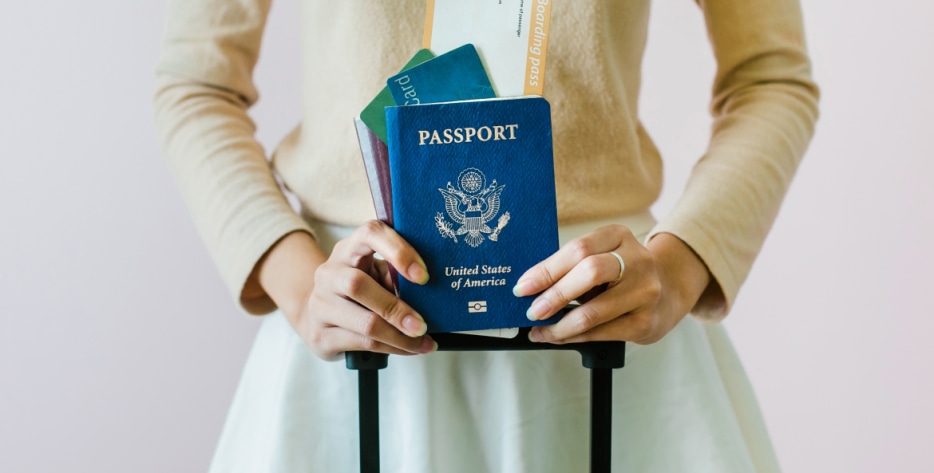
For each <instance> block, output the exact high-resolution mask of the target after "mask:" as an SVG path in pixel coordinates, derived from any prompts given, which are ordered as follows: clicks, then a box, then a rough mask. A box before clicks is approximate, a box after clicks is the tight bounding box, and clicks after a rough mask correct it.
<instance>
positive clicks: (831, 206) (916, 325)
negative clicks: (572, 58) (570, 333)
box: [0, 0, 934, 473]
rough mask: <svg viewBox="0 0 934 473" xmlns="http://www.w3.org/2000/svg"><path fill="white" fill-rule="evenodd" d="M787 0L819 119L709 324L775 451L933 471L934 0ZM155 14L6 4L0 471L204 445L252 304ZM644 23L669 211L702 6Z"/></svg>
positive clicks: (0, 112) (647, 112)
mask: <svg viewBox="0 0 934 473" xmlns="http://www.w3.org/2000/svg"><path fill="white" fill-rule="evenodd" d="M568 1H569V0H568ZM804 3H805V5H804V8H805V14H806V22H807V29H808V34H809V44H810V48H811V51H812V55H813V58H814V62H815V76H816V78H817V80H818V82H819V83H820V85H821V86H822V88H823V99H822V118H821V121H820V123H819V125H818V133H817V137H816V139H815V141H814V142H813V145H812V146H811V149H810V151H809V152H808V155H807V157H806V158H805V160H804V163H803V165H802V167H801V169H800V172H799V174H798V177H797V178H796V180H795V182H794V184H793V186H792V188H791V191H790V194H789V196H788V198H787V200H786V204H785V206H784V208H783V210H782V212H781V215H780V216H779V218H778V221H777V222H776V224H775V227H774V229H773V231H772V234H771V236H770V237H769V239H768V241H767V243H766V246H765V249H764V251H763V252H762V254H761V256H760V258H759V260H758V262H757V263H756V265H755V267H754V269H753V272H752V275H751V276H750V279H749V281H748V283H747V284H746V286H745V287H744V289H743V291H742V293H741V295H740V298H739V300H738V302H737V304H736V306H735V310H734V311H733V313H732V314H731V315H730V316H729V318H728V319H727V321H726V322H725V323H726V325H727V326H728V329H729V331H730V332H731V334H732V336H733V339H734V342H735V344H736V346H737V349H738V350H739V352H740V355H741V356H742V358H743V359H744V361H745V365H746V368H747V370H748V371H749V373H750V375H751V378H752V381H753V383H754V386H755V388H756V390H757V392H758V394H759V396H760V401H761V404H762V408H763V410H764V413H765V416H766V420H767V422H768V424H769V426H770V429H771V433H772V436H773V439H774V442H775V446H776V449H777V451H778V454H779V458H780V460H781V462H782V464H783V466H784V468H785V470H786V471H789V472H817V471H847V472H853V473H860V472H866V473H868V472H875V471H898V472H905V473H913V472H916V473H924V472H930V471H934V457H932V456H931V455H930V447H931V445H932V444H934V427H932V426H934V406H932V402H931V399H934V375H932V371H934V370H932V365H934V344H932V343H931V342H930V340H931V337H932V334H934V317H932V315H934V309H932V303H931V300H932V296H931V294H932V292H934V291H932V288H931V285H932V282H934V277H932V276H931V275H930V273H931V270H930V269H931V268H932V267H934V245H932V243H931V242H932V239H934V211H932V207H934V190H932V189H934V185H932V183H934V159H932V158H934V138H932V136H934V87H932V84H934V54H932V53H931V51H932V49H934V29H932V28H930V19H931V18H934V6H932V5H931V4H929V3H925V2H912V1H910V0H895V1H892V2H885V3H883V2H878V1H870V0H850V1H843V0H822V1H807V0H805V1H804ZM298 8H299V5H298V2H297V1H296V0H288V1H286V0H280V1H278V2H276V4H275V6H274V8H273V13H272V17H271V19H270V25H269V27H268V29H267V35H266V40H265V43H264V47H263V53H262V59H261V62H260V65H259V68H258V70H257V72H256V80H257V82H258V84H259V87H260V90H261V93H262V99H261V101H260V103H259V104H258V106H257V107H255V109H254V110H253V116H254V117H255V118H256V120H257V122H258V124H259V138H260V140H261V141H262V142H263V143H264V144H265V145H266V146H267V149H271V148H272V146H274V144H275V143H276V142H277V141H278V140H279V139H280V138H281V137H282V136H283V135H284V134H285V133H286V132H287V131H288V130H289V129H290V128H291V127H292V126H293V125H294V124H295V123H297V122H298V120H299V118H300V117H299V103H298V102H299V101H298V94H299V93H300V91H299V87H300V66H299V60H298V57H299V55H300V54H301V51H300V50H299V41H298V35H299V31H298V26H299V25H298V24H297V18H298V15H297V9H298ZM164 15H165V5H164V4H163V2H157V1H148V2H122V1H117V0H88V1H84V2H49V1H34V2H16V3H15V4H11V5H7V6H6V7H5V8H4V11H3V13H2V15H0V58H2V59H0V91H2V94H3V96H2V97H3V100H2V103H0V153H2V166H0V471H3V472H50V471H71V472H95V473H107V472H114V473H116V472H121V473H122V472H126V471H135V472H164V471H178V472H182V471H191V472H195V471H205V470H206V468H207V465H208V464H209V462H210V458H211V455H212V451H213V448H214V444H215V442H216V440H217V437H218V435H219V433H220V429H221V426H222V423H223V419H224V415H225V412H226V409H227V407H228V405H229V403H230V400H231V398H232V395H233V391H234V388H235V386H236V382H237V378H238V375H239V372H240V370H241V367H242V364H243V362H244V360H245V358H246V356H247V354H248V352H249V349H250V344H251V340H252V337H253V336H254V334H255V331H256V329H257V326H258V322H259V319H257V318H252V317H250V316H247V315H243V314H242V313H240V312H239V311H238V309H237V308H236V307H235V305H234V304H233V302H232V300H231V299H230V298H229V296H228V295H227V294H226V293H225V290H224V288H223V287H222V285H221V282H220V279H219V277H218V276H217V274H216V272H215V270H214V268H213V266H212V264H211V262H210V261H209V259H208V256H207V252H206V251H205V250H204V248H203V247H202V244H201V242H200V240H199V238H198V236H197V235H196V233H195V230H194V227H193V225H192V223H191V222H190V221H189V218H188V216H187V213H186V210H185V208H184V204H183V203H182V201H181V199H180V197H179V194H178V193H177V191H176V189H175V186H174V184H173V182H172V180H171V178H170V176H169V174H168V172H167V169H166V166H165V165H164V164H163V161H162V158H161V156H160V152H159V150H158V147H157V144H156V140H155V134H154V131H153V127H152V124H151V111H150V99H151V95H152V90H153V80H152V77H153V74H152V69H153V65H154V64H155V62H156V59H157V57H158V52H159V43H160V38H161V31H162V25H163V23H164ZM651 26H652V29H651V34H650V38H649V45H648V51H647V53H646V59H645V61H646V64H645V80H644V84H645V86H644V93H643V98H642V113H643V116H644V121H645V122H646V124H647V127H648V129H649V130H650V132H651V133H652V135H653V137H654V138H655V139H656V141H657V143H658V144H659V146H660V148H661V150H662V151H663V154H664V156H665V158H666V172H667V181H666V186H665V191H664V195H663V196H662V198H661V200H660V201H659V203H658V204H657V206H656V207H655V211H656V212H657V213H658V214H664V213H665V212H666V211H667V210H668V209H669V208H670V207H671V206H672V204H673V203H674V200H675V198H676V196H677V195H678V193H679V192H680V190H681V188H682V186H683V184H684V181H685V179H686V177H687V172H688V169H689V168H690V165H691V163H692V162H693V161H694V160H695V159H697V157H698V156H700V154H701V153H702V152H703V150H704V146H705V142H706V138H707V133H708V130H709V124H710V119H709V117H708V114H707V100H708V95H709V89H710V83H711V79H712V77H713V70H714V64H713V60H712V55H711V53H710V50H709V47H708V45H707V42H706V38H705V33H704V30H703V23H702V19H701V15H700V13H699V11H698V9H697V7H696V6H695V5H694V3H693V2H691V1H688V0H681V1H659V2H656V4H655V7H654V11H653V17H652V25H651ZM348 118H349V117H348Z"/></svg>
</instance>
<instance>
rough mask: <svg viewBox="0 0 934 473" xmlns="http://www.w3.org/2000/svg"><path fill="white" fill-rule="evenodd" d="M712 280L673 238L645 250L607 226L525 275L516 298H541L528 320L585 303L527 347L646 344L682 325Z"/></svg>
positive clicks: (658, 239)
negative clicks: (544, 344) (605, 342)
mask: <svg viewBox="0 0 934 473" xmlns="http://www.w3.org/2000/svg"><path fill="white" fill-rule="evenodd" d="M611 252H613V253H616V254H617V255H619V256H620V258H621V259H622V261H623V263H621V262H620V261H619V259H617V257H616V256H614V255H613V254H611ZM709 281H710V275H709V273H708V271H707V268H706V266H705V265H704V263H703V262H702V261H701V260H700V258H698V257H697V255H696V254H695V253H694V252H693V251H692V250H691V249H690V247H688V246H687V245H686V244H685V243H684V242H682V241H681V240H680V239H678V238H677V237H675V236H674V235H671V234H668V233H661V234H658V235H656V236H655V237H654V238H653V239H652V240H651V242H649V244H648V246H643V245H642V244H641V243H640V242H639V241H638V240H637V239H636V238H635V237H634V236H633V234H632V232H631V231H629V229H628V228H626V227H624V226H621V225H609V226H606V227H601V228H599V229H597V230H595V231H593V232H592V233H589V234H587V235H584V236H582V237H580V238H577V239H575V240H573V241H571V242H569V243H568V244H566V245H564V246H563V247H562V248H561V249H559V250H558V251H557V252H556V253H555V254H553V255H552V256H550V257H549V258H548V259H546V260H544V261H542V262H541V263H539V264H537V265H535V266H533V267H532V268H530V269H529V270H528V271H526V272H525V273H524V274H523V275H522V276H521V277H520V278H519V281H518V282H517V283H516V287H515V288H514V289H513V292H514V293H515V294H516V296H520V297H521V296H528V295H533V294H539V296H538V297H537V298H536V299H535V300H534V301H533V302H532V305H531V307H530V308H529V311H528V317H529V319H532V320H545V319H548V318H550V317H551V316H553V315H554V314H555V313H557V312H558V310H559V309H562V308H564V307H565V306H566V305H567V304H568V303H569V302H571V301H572V300H579V301H580V302H582V304H581V305H580V306H579V307H577V308H575V309H573V310H571V311H570V312H568V313H567V314H565V316H564V317H563V318H562V319H561V320H560V321H559V322H558V323H556V324H554V325H548V326H543V327H535V328H533V329H532V331H531V333H530V334H529V338H530V339H532V341H536V342H548V343H557V344H562V343H577V342H585V341H598V340H624V341H632V342H635V343H639V344H648V343H654V342H656V341H658V340H660V339H661V338H662V337H664V336H665V334H667V333H668V332H669V331H670V330H671V329H672V328H674V327H675V325H677V324H678V322H680V321H681V319H683V318H684V316H685V315H686V314H687V313H688V311H690V310H691V308H692V307H693V306H694V304H695V303H696V302H697V300H698V298H699V297H700V295H701V293H703V291H704V289H705V288H706V286H707V285H708V282H709ZM603 287H605V290H602V291H600V290H601V289H602V288H603ZM595 292H599V293H598V294H596V295H595V296H594V295H593V294H594V293H595Z"/></svg>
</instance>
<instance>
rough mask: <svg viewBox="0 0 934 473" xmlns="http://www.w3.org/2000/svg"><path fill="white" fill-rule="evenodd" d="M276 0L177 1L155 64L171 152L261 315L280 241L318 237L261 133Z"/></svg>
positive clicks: (217, 255)
mask: <svg viewBox="0 0 934 473" xmlns="http://www.w3.org/2000/svg"><path fill="white" fill-rule="evenodd" d="M268 10H269V0H172V1H170V2H169V13H168V25H167V27H166V31H165V38H164V43H163V48H162V56H161V58H160V60H159V63H158V65H157V68H156V83H157V86H156V93H155V99H154V109H155V110H154V112H155V124H156V128H157V131H158V136H159V140H160V142H161V145H162V149H163V153H164V154H165V156H166V159H167V161H168V164H169V168H170V170H171V172H172V174H173V175H174V176H175V179H176V181H177V184H178V187H179V188H180V190H181V192H182V194H183V197H184V199H185V202H186V204H187V206H188V208H189V210H190V212H191V214H192V216H193V218H194V221H195V225H196V226H197V228H198V231H199V233H200V234H201V237H202V239H203V240H204V242H205V244H206V245H207V247H208V249H209V251H210V253H211V255H212V257H213V259H214V261H215V263H216V265H217V267H218V268H219V270H220V273H221V275H222V277H223V280H224V282H225V283H226V285H227V287H228V288H229V289H230V291H231V292H232V293H233V294H234V296H235V297H236V298H237V299H238V301H239V302H240V304H241V305H242V307H243V308H244V309H245V310H246V311H248V312H250V313H253V314H261V313H266V312H269V311H271V310H273V309H274V308H275V306H274V304H273V303H272V301H271V299H270V298H269V297H268V295H266V294H265V292H264V291H262V289H261V288H260V287H259V284H258V283H257V282H256V281H254V280H253V279H252V278H251V277H250V276H251V274H252V272H253V268H254V267H255V266H256V263H257V262H258V261H259V260H260V259H261V258H262V256H263V255H264V254H265V253H266V251H268V249H269V248H270V247H272V245H274V244H275V243H276V242H277V241H278V240H279V239H281V238H282V237H283V236H285V235H286V234H288V233H291V232H294V231H305V232H308V233H311V229H310V228H309V227H308V225H307V224H306V223H305V222H304V221H303V220H302V219H301V218H300V217H299V216H298V215H296V214H295V212H294V211H293V210H292V209H291V207H290V206H289V204H288V202H287V201H286V199H285V197H284V196H283V194H282V192H281V191H280V189H279V186H278V184H277V183H276V182H275V179H274V178H273V174H272V170H271V168H270V164H269V162H268V160H267V159H266V155H265V153H264V151H263V149H262V147H261V145H260V144H259V143H258V142H257V141H256V139H255V137H254V133H255V125H254V124H253V122H252V120H251V119H250V117H249V116H248V115H247V108H248V107H249V106H251V105H252V104H254V103H255V102H256V100H257V99H258V94H257V91H256V88H255V87H254V85H253V82H252V74H253V68H254V66H255V64H256V60H257V56H258V53H259V47H260V41H261V37H262V34H263V28H264V25H265V23H266V16H267V13H268Z"/></svg>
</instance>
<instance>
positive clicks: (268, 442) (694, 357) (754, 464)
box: [211, 214, 779, 473]
mask: <svg viewBox="0 0 934 473" xmlns="http://www.w3.org/2000/svg"><path fill="white" fill-rule="evenodd" d="M606 223H621V224H623V225H626V226H628V227H629V228H630V229H631V230H632V231H633V233H635V234H636V235H642V236H644V235H645V234H646V233H648V231H649V230H650V229H651V227H652V225H654V220H653V219H652V217H651V215H648V214H643V215H637V216H629V217H623V218H619V219H614V220H613V221H612V222H610V221H601V222H588V223H587V224H583V225H573V226H567V227H562V228H561V229H560V232H559V233H560V237H561V241H562V243H564V242H566V241H568V240H570V239H572V238H574V237H576V236H578V235H581V234H583V233H586V232H587V231H590V230H592V229H593V228H597V227H599V226H601V225H604V224H606ZM316 230H317V231H318V234H319V239H320V240H321V242H322V244H324V245H326V246H330V245H331V244H332V242H333V241H334V240H335V239H338V238H341V237H342V236H344V235H346V234H347V233H349V232H350V230H351V229H348V228H345V227H333V226H326V225H318V226H317V227H316ZM357 425H358V424H357V378H356V372H353V371H350V370H348V369H347V368H345V366H344V362H343V361H332V362H326V361H321V360H320V359H318V358H317V357H315V355H314V354H312V352H311V351H310V350H309V349H308V348H307V347H306V346H305V345H304V343H303V342H302V340H301V339H300V338H299V337H298V336H297V335H296V334H295V332H294V331H293V330H292V328H291V326H290V325H289V323H288V321H287V320H286V319H285V317H284V316H283V315H282V314H281V313H280V312H276V313H273V314H271V315H268V316H266V318H265V320H264V321H263V324H262V327H261V328H260V330H259V333H258V335H257V337H256V342H255V344H254V346H253V349H252V352H251V353H250V357H249V359H248V361H247V364H246V368H245V369H244V372H243V377H242V379H241V380H240V385H239V387H238V388H237V392H236V395H235V397H234V400H233V404H232V406H231V408H230V413H229V416H228V418H227V422H226V424H225V426H224V430H223V433H222V435H221V438H220V442H219V444H218V447H217V451H216V452H215V455H214V460H213V463H212V466H211V472H212V473H233V472H238V473H239V472H243V473H265V472H269V473H273V472H275V473H286V472H288V473H293V472H327V473H341V472H348V473H350V472H358V471H359V469H360V467H359V462H358V453H359V450H358V438H359V437H358V433H357V428H358V427H357ZM589 437H590V373H589V371H588V370H587V369H586V368H583V367H582V366H581V358H580V355H578V354H577V353H576V352H553V351H533V352H485V353H484V352H465V353H456V352H443V353H433V354H429V355H423V356H413V357H398V356H395V357H390V359H389V367H388V368H387V369H384V370H382V371H381V372H380V442H381V443H380V450H381V466H382V471H386V472H390V473H395V472H405V473H439V472H442V473H483V472H503V473H507V472H508V473H517V472H535V473H551V472H554V473H569V472H572V473H576V472H586V471H589ZM612 445H613V453H612V463H613V471H619V472H627V473H660V472H671V473H686V472H690V473H693V472H710V473H730V472H777V471H779V468H778V463H777V461H776V458H775V454H774V452H773V450H772V446H771V444H770V442H769V438H768V434H767V432H766V429H765V424H764V423H763V420H762V416H761V414H760V411H759V407H758V405H757V403H756V399H755V395H754V393H753V391H752V389H751V387H750V385H749V381H748V379H747V377H746V374H745V372H744V371H743V368H742V366H741V364H740V361H739V359H738V357H737V356H736V353H735V351H734V350H733V347H732V344H731V343H730V341H729V338H728V337H727V334H726V332H725V330H724V328H723V326H721V325H720V324H704V323H701V322H699V321H697V320H696V319H695V318H693V317H685V319H684V320H683V321H682V322H681V323H680V324H679V325H678V326H677V327H675V329H674V330H672V331H671V332H670V333H669V334H668V335H667V336H665V338H663V339H662V340H661V341H659V342H657V343H655V344H652V345H646V346H640V345H636V344H632V343H630V344H627V347H626V367H625V368H622V369H621V370H617V371H615V372H614V375H613V437H612Z"/></svg>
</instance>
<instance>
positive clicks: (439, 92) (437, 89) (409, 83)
mask: <svg viewBox="0 0 934 473" xmlns="http://www.w3.org/2000/svg"><path fill="white" fill-rule="evenodd" d="M386 86H387V87H388V88H389V92H390V93H391V94H392V99H393V101H394V102H395V103H396V105H419V104H426V103H435V102H449V101H454V100H471V99H487V98H493V97H495V96H496V95H495V94H494V93H493V85H492V84H491V83H490V78H489V77H488V76H487V74H486V70H485V69H484V68H483V63H482V62H481V61H480V56H479V55H478V54H477V49H476V48H474V46H473V45H472V44H466V45H464V46H461V47H459V48H457V49H454V50H452V51H449V52H447V53H445V54H442V55H440V56H438V57H436V58H434V59H431V60H428V61H426V62H423V63H421V64H419V65H417V66H414V67H412V68H411V69H409V70H407V71H404V72H400V73H399V74H396V75H394V76H392V77H390V78H389V79H388V80H387V81H386Z"/></svg>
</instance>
